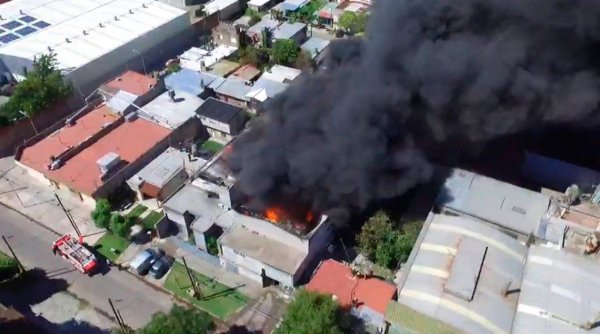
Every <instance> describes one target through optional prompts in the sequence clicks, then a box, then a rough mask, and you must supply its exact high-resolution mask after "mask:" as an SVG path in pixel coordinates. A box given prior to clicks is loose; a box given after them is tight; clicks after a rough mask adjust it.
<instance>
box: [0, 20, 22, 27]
mask: <svg viewBox="0 0 600 334" xmlns="http://www.w3.org/2000/svg"><path fill="white" fill-rule="evenodd" d="M22 25H23V23H21V22H19V21H8V22H6V23H4V24H3V25H2V26H3V27H4V28H6V29H15V28H17V27H20V26H22Z"/></svg>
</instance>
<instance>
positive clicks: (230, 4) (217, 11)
mask: <svg viewBox="0 0 600 334" xmlns="http://www.w3.org/2000/svg"><path fill="white" fill-rule="evenodd" d="M242 9H243V2H242V1H240V0H212V1H209V2H207V3H206V4H204V11H205V12H206V15H207V16H217V17H218V18H219V21H220V20H227V19H230V18H232V17H234V16H236V15H237V14H239V13H240V12H241V11H242Z"/></svg>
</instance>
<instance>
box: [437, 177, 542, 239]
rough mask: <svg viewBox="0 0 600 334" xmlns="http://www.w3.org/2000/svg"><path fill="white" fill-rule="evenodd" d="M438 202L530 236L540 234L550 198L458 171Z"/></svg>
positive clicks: (447, 184) (451, 178) (449, 179)
mask: <svg viewBox="0 0 600 334" xmlns="http://www.w3.org/2000/svg"><path fill="white" fill-rule="evenodd" d="M443 189H444V191H443V192H442V194H441V195H440V197H439V198H438V201H439V203H440V204H441V205H443V206H445V207H446V208H449V209H451V210H454V211H457V212H460V213H462V214H465V215H468V216H472V217H475V218H478V219H482V220H485V221H488V222H491V223H493V224H497V225H499V226H502V227H505V228H508V229H510V230H513V231H515V232H518V233H521V234H524V235H527V234H529V233H531V232H533V231H536V230H537V227H538V225H539V223H540V220H541V219H542V217H544V216H545V214H546V212H547V210H548V206H549V205H550V197H548V196H546V195H543V194H540V193H537V192H533V191H531V190H527V189H523V188H520V187H517V186H514V185H511V184H508V183H505V182H501V181H498V180H494V179H492V178H489V177H486V176H482V175H478V174H475V173H472V172H468V171H465V170H460V169H454V170H453V171H452V173H451V175H450V176H449V177H448V179H447V180H446V183H445V185H444V188H443Z"/></svg>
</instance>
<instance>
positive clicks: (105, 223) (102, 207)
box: [91, 198, 111, 228]
mask: <svg viewBox="0 0 600 334" xmlns="http://www.w3.org/2000/svg"><path fill="white" fill-rule="evenodd" d="M91 217H92V220H93V221H94V223H95V224H96V226H98V227H99V228H108V227H109V224H110V219H111V217H110V203H109V202H108V200H107V199H104V198H102V199H99V200H98V201H96V207H95V208H94V211H92V214H91Z"/></svg>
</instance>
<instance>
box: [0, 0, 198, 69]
mask: <svg viewBox="0 0 600 334" xmlns="http://www.w3.org/2000/svg"><path fill="white" fill-rule="evenodd" d="M20 11H22V12H20ZM0 14H1V15H2V17H3V18H4V19H5V20H3V21H2V22H10V21H11V20H13V21H14V20H17V19H19V18H21V17H22V16H23V15H22V14H25V15H27V16H30V17H32V18H35V19H36V20H39V21H44V22H47V23H48V24H49V26H47V27H45V28H43V29H37V31H35V32H33V33H30V34H28V35H26V36H23V37H21V38H19V39H18V40H15V41H12V42H10V43H7V44H3V45H0V54H4V55H10V56H16V57H20V58H24V59H33V58H34V57H35V56H39V55H40V54H44V53H48V52H49V49H48V48H49V47H50V48H51V49H52V50H53V52H55V53H56V55H57V60H58V62H59V63H60V65H61V67H62V68H63V69H64V70H72V69H75V68H78V67H80V66H82V65H84V64H87V63H89V62H91V61H92V60H94V59H96V58H98V57H100V56H102V55H104V54H106V53H108V52H110V51H112V50H114V49H116V48H118V47H120V46H122V45H124V44H125V43H127V42H129V41H131V40H134V39H135V38H137V37H140V36H142V35H144V34H146V33H148V32H150V31H152V30H154V29H156V28H157V27H159V26H161V25H163V24H165V23H167V22H170V21H171V20H173V19H175V18H177V17H179V16H182V15H186V12H185V11H183V10H181V9H177V8H175V7H172V6H169V5H165V4H162V3H160V2H157V1H151V0H127V1H123V0H13V1H11V2H8V3H5V4H2V5H0ZM115 18H116V20H115ZM0 24H3V23H0ZM101 24H102V26H100V25H101ZM84 31H85V33H84ZM0 39H1V36H0ZM67 39H68V41H67Z"/></svg>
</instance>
